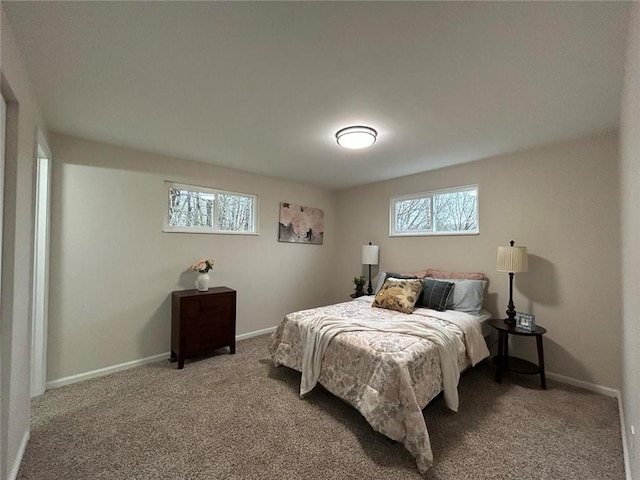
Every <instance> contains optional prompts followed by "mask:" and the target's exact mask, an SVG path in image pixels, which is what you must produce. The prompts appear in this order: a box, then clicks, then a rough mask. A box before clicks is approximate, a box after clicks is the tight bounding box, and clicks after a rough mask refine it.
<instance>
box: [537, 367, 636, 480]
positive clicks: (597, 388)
mask: <svg viewBox="0 0 640 480" xmlns="http://www.w3.org/2000/svg"><path fill="white" fill-rule="evenodd" d="M546 377H547V378H549V379H551V380H555V381H557V382H560V383H566V384H568V385H573V386H574V387H580V388H584V389H585V390H589V391H591V392H595V393H600V394H602V395H606V396H608V397H615V398H616V399H617V400H618V412H620V432H621V434H622V454H623V457H624V470H625V473H626V475H625V476H626V480H633V479H632V478H631V464H630V459H629V449H628V448H627V427H626V424H625V422H624V409H623V407H622V395H621V394H620V390H616V389H615V388H609V387H603V386H602V385H597V384H595V383H590V382H585V381H582V380H577V379H575V378H571V377H565V376H564V375H560V374H558V373H553V372H546Z"/></svg>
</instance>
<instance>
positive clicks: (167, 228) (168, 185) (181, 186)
mask: <svg viewBox="0 0 640 480" xmlns="http://www.w3.org/2000/svg"><path fill="white" fill-rule="evenodd" d="M164 185H165V202H166V203H165V207H164V224H163V227H162V231H163V232H166V233H208V234H218V235H260V232H259V229H258V226H259V225H260V223H259V221H258V211H259V209H258V195H256V194H254V193H244V192H233V191H230V190H220V189H217V188H211V187H203V186H200V185H189V184H186V183H179V182H172V181H168V180H165V182H164ZM172 188H173V189H176V190H189V191H192V192H199V193H208V194H212V195H214V201H213V223H214V226H213V227H180V226H176V225H170V224H169V201H170V194H169V191H170V190H171V189H172ZM219 194H223V195H236V196H239V197H248V198H251V199H252V200H253V208H252V210H253V212H252V217H253V230H252V231H234V230H220V229H218V228H216V227H217V222H218V195H219Z"/></svg>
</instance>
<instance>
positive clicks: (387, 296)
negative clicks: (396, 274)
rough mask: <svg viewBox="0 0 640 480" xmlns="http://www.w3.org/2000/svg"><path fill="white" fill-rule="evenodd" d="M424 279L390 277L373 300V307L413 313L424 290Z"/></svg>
mask: <svg viewBox="0 0 640 480" xmlns="http://www.w3.org/2000/svg"><path fill="white" fill-rule="evenodd" d="M423 286H424V280H422V279H400V278H393V277H389V278H387V279H386V280H385V281H384V284H383V285H382V288H381V289H380V291H379V292H378V293H377V294H376V297H375V299H374V300H373V305H372V306H373V307H378V308H386V309H388V310H396V311H398V312H402V313H413V308H414V306H415V304H416V302H417V301H418V297H419V296H420V293H421V292H422V287H423Z"/></svg>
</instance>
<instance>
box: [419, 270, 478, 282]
mask: <svg viewBox="0 0 640 480" xmlns="http://www.w3.org/2000/svg"><path fill="white" fill-rule="evenodd" d="M425 277H430V278H439V279H441V280H450V279H452V278H458V279H466V280H486V279H487V277H486V275H485V274H484V273H480V272H448V271H447V270H438V269H436V268H427V274H426V275H425Z"/></svg>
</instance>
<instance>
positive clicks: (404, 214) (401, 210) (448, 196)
mask: <svg viewBox="0 0 640 480" xmlns="http://www.w3.org/2000/svg"><path fill="white" fill-rule="evenodd" d="M389 217H390V218H389V235H390V236H401V235H475V234H477V233H479V229H478V186H477V185H472V186H468V187H460V188H449V189H447V190H437V191H435V192H425V193H416V194H413V195H403V196H402V197H394V198H392V199H391V209H390V216H389Z"/></svg>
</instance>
